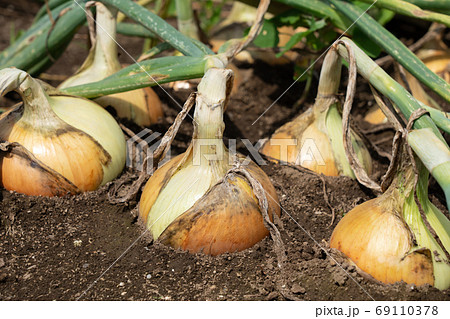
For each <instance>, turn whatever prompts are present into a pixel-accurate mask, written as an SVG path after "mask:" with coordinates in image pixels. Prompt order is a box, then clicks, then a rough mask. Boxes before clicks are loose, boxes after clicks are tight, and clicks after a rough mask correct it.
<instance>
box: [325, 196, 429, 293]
mask: <svg viewBox="0 0 450 319" xmlns="http://www.w3.org/2000/svg"><path fill="white" fill-rule="evenodd" d="M384 196H386V194H384V195H382V196H381V197H379V198H375V199H372V200H369V201H367V202H365V203H363V204H361V205H358V206H356V207H355V208H353V209H352V210H351V211H350V212H349V213H347V214H346V215H345V216H344V217H343V218H342V220H341V221H340V222H339V224H338V225H337V226H336V228H335V230H334V231H333V234H332V236H331V240H330V247H331V248H335V249H338V250H339V251H341V252H342V253H344V254H345V255H346V256H347V257H348V258H350V259H351V260H352V261H353V262H354V263H355V264H356V265H357V266H358V267H359V268H360V269H361V270H362V271H364V272H366V273H368V274H369V275H371V276H372V277H373V278H375V279H377V280H379V281H381V282H383V283H390V284H391V283H395V282H400V281H403V282H406V283H408V284H415V285H418V286H420V285H424V284H430V285H433V284H434V277H433V263H432V260H431V255H430V252H429V250H422V251H415V252H410V249H411V248H412V245H413V244H412V238H411V234H410V232H409V230H408V228H407V226H406V225H405V223H404V222H403V220H402V219H401V217H399V216H397V215H396V214H394V213H393V212H392V211H390V210H389V209H387V208H386V206H385V204H384V203H382V202H383V200H385V199H383V198H385V197H384Z"/></svg>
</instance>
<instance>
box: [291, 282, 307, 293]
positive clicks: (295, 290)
mask: <svg viewBox="0 0 450 319" xmlns="http://www.w3.org/2000/svg"><path fill="white" fill-rule="evenodd" d="M291 291H292V292H293V293H294V294H301V295H303V294H304V293H305V292H306V289H305V288H303V287H302V286H300V285H299V284H297V283H295V284H293V285H292V288H291Z"/></svg>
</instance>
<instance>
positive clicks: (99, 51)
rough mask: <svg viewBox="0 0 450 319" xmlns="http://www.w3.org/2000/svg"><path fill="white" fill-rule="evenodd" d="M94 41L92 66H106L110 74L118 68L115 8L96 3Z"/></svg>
mask: <svg viewBox="0 0 450 319" xmlns="http://www.w3.org/2000/svg"><path fill="white" fill-rule="evenodd" d="M96 6H97V17H96V42H95V53H94V62H93V67H94V68H96V67H100V68H101V67H107V70H108V72H109V73H110V74H108V75H111V74H113V73H115V72H117V71H118V70H120V63H119V60H118V58H117V45H116V41H115V39H116V15H117V9H115V8H112V7H106V6H105V5H103V4H101V3H97V4H96Z"/></svg>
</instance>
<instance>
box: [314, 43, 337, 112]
mask: <svg viewBox="0 0 450 319" xmlns="http://www.w3.org/2000/svg"><path fill="white" fill-rule="evenodd" d="M341 69H342V58H341V56H340V55H339V54H338V53H337V51H336V49H334V48H333V47H331V48H330V51H329V52H328V54H327V55H326V56H325V59H324V60H323V65H322V69H321V71H320V79H319V88H318V90H317V97H316V102H315V103H314V113H316V114H317V112H320V113H324V112H326V111H328V108H329V107H330V105H331V104H332V103H334V102H335V101H336V94H337V92H338V89H339V84H340V82H341Z"/></svg>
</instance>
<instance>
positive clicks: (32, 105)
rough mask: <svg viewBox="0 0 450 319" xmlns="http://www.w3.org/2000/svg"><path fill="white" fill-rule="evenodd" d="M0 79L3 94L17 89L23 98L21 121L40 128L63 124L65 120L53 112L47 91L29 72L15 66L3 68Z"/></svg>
mask: <svg viewBox="0 0 450 319" xmlns="http://www.w3.org/2000/svg"><path fill="white" fill-rule="evenodd" d="M0 79H1V80H0V92H1V95H2V96H3V95H5V94H6V93H8V92H10V91H15V92H17V93H18V94H19V95H20V97H21V98H22V101H23V113H22V117H21V118H20V122H22V123H24V124H26V125H29V127H30V128H32V129H37V128H39V130H55V129H57V128H58V127H60V126H61V125H62V123H63V121H62V120H61V119H60V118H59V117H58V116H56V114H55V113H54V112H53V109H52V107H51V105H50V102H49V97H48V95H47V93H45V91H44V89H43V88H42V86H41V85H40V84H39V82H37V81H36V80H34V79H33V78H32V77H31V76H30V75H29V74H28V73H26V72H25V71H22V70H19V69H15V68H9V69H3V70H1V71H0ZM37 123H39V124H37Z"/></svg>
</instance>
